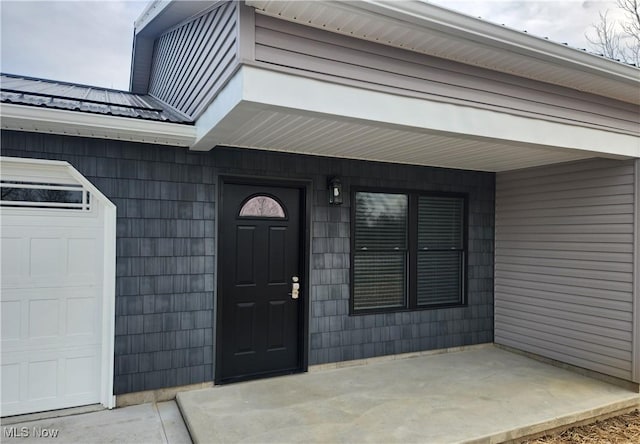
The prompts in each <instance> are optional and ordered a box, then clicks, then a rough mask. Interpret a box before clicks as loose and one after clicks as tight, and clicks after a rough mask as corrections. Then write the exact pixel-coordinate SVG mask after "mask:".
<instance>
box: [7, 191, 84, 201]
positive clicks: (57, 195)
mask: <svg viewBox="0 0 640 444" xmlns="http://www.w3.org/2000/svg"><path fill="white" fill-rule="evenodd" d="M0 194H1V195H2V200H4V201H11V202H57V203H82V191H81V190H80V191H68V190H50V189H43V188H13V187H1V188H0Z"/></svg>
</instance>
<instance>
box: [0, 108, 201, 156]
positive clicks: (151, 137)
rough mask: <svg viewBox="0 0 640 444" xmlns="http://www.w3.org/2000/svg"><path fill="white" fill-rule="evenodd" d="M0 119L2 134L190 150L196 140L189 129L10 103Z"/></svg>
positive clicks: (193, 129) (152, 121)
mask: <svg viewBox="0 0 640 444" xmlns="http://www.w3.org/2000/svg"><path fill="white" fill-rule="evenodd" d="M0 116H2V129H3V130H19V131H33V132H41V133H52V134H65V135H72V136H84V137H97V138H105V139H117V140H127V141H132V142H144V143H153V144H159V145H172V146H184V147H187V146H190V145H191V144H192V143H193V142H194V141H195V136H196V129H195V127H194V126H193V125H185V124H181V123H171V122H166V121H155V120H143V119H132V118H130V117H119V116H112V115H104V114H90V113H84V112H78V111H68V110H62V109H56V108H44V107H34V106H28V105H16V104H11V103H1V104H0Z"/></svg>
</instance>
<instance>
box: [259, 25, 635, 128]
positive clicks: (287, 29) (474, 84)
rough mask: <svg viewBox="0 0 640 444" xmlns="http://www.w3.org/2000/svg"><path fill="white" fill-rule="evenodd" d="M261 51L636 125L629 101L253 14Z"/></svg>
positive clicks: (455, 97) (546, 114)
mask: <svg viewBox="0 0 640 444" xmlns="http://www.w3.org/2000/svg"><path fill="white" fill-rule="evenodd" d="M255 26H256V28H255V40H256V44H255V58H256V61H258V62H262V63H267V64H270V65H271V66H273V68H274V69H295V70H301V71H303V72H304V75H307V76H315V77H320V78H324V79H328V80H332V81H338V82H345V83H348V84H356V85H358V86H364V87H367V88H372V89H379V90H380V89H381V90H386V91H392V92H394V93H399V94H404V95H409V96H413V97H427V98H431V99H434V100H445V101H453V102H454V103H456V102H459V103H460V102H461V103H465V104H468V105H472V106H477V107H481V108H487V109H496V110H500V111H503V112H509V113H515V114H521V115H529V116H532V117H535V118H546V119H549V120H557V121H567V120H568V121H571V124H583V125H586V126H596V127H605V128H613V129H617V130H622V131H625V132H632V133H637V130H638V108H637V107H634V106H633V105H631V104H625V103H621V102H617V101H615V100H610V99H605V98H602V97H598V96H595V95H589V94H585V93H582V92H579V91H573V90H570V89H568V88H562V87H556V86H553V85H549V84H544V83H541V82H536V81H534V80H527V79H523V78H519V77H515V76H510V75H508V74H503V73H499V72H495V71H489V70H486V69H481V68H476V67H473V66H469V65H463V64H460V63H456V62H452V61H446V60H442V59H438V58H435V57H430V56H426V55H421V54H418V53H415V52H411V51H403V50H401V49H398V48H392V47H389V46H384V45H379V44H375V43H372V42H365V41H362V40H359V39H356V38H350V37H347V36H343V35H338V34H335V33H331V32H327V31H322V30H318V29H314V28H311V27H307V26H302V25H299V24H295V23H290V22H286V21H284V20H278V19H275V18H272V17H267V16H264V15H261V14H256V17H255Z"/></svg>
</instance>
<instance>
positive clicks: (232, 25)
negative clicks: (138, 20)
mask: <svg viewBox="0 0 640 444" xmlns="http://www.w3.org/2000/svg"><path fill="white" fill-rule="evenodd" d="M237 8H238V6H237V2H229V3H224V4H223V5H222V6H220V7H218V8H216V9H213V10H211V11H210V12H208V13H206V14H203V15H201V16H200V17H198V18H196V19H194V20H192V21H190V22H188V23H186V24H184V25H181V26H178V27H176V28H174V29H172V30H169V31H168V32H166V33H164V34H163V35H161V36H160V37H158V39H156V41H155V44H154V50H153V62H152V65H151V75H150V81H149V94H151V95H152V96H154V97H157V98H158V99H161V100H163V101H164V102H166V103H168V104H169V105H171V106H173V107H174V108H175V109H177V110H179V111H181V112H182V113H184V114H186V115H187V116H189V117H191V118H195V117H198V116H199V115H200V114H201V113H202V111H203V109H204V108H205V107H206V106H207V105H208V104H209V103H210V101H211V99H212V98H213V96H214V95H215V94H216V93H217V91H218V89H219V88H220V87H221V86H222V84H223V83H224V81H225V80H226V79H227V77H228V76H229V75H230V74H231V73H232V72H233V70H234V69H235V67H236V66H237V61H236V57H237V48H236V41H237V32H238V31H237V20H238V12H237Z"/></svg>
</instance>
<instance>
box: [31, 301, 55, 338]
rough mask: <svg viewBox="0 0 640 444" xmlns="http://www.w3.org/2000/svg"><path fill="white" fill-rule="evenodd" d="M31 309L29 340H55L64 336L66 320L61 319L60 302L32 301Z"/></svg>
mask: <svg viewBox="0 0 640 444" xmlns="http://www.w3.org/2000/svg"><path fill="white" fill-rule="evenodd" d="M28 309H29V339H36V340H42V339H45V338H55V337H58V336H61V335H62V334H63V327H62V325H61V324H63V322H64V320H62V319H60V300H58V299H53V298H48V299H36V298H34V299H30V300H29V304H28Z"/></svg>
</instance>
